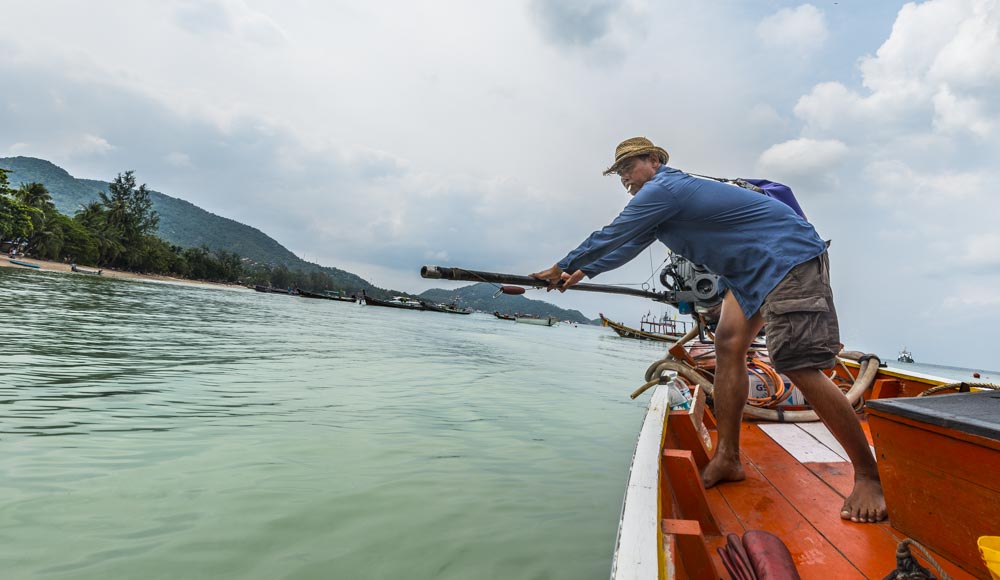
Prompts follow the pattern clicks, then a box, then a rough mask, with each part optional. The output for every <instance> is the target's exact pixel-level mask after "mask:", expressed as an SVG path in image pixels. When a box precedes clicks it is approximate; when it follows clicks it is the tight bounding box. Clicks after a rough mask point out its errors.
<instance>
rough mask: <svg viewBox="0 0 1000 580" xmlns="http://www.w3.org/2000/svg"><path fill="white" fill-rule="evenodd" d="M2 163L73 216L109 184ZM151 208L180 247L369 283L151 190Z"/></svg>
mask: <svg viewBox="0 0 1000 580" xmlns="http://www.w3.org/2000/svg"><path fill="white" fill-rule="evenodd" d="M0 167H2V168H4V169H8V170H9V171H10V172H9V174H8V178H9V180H10V183H11V184H12V185H13V186H15V187H16V186H18V185H20V184H22V183H31V182H37V183H42V184H44V185H45V187H46V189H48V190H49V193H50V194H51V195H52V202H53V203H54V204H55V206H56V209H58V210H59V211H60V212H61V213H64V214H66V215H68V216H73V215H74V214H75V213H76V212H77V211H78V210H79V209H80V208H81V207H82V206H84V205H86V204H87V203H89V202H91V201H94V200H95V199H97V193H98V192H99V191H104V192H107V191H108V183H107V182H104V181H96V180H93V179H78V178H76V177H73V176H72V175H70V174H69V173H68V172H66V170H65V169H63V168H61V167H59V166H57V165H55V164H53V163H51V162H49V161H46V160H44V159H36V158H34V157H3V158H0ZM150 199H151V200H152V202H153V209H154V210H155V211H156V212H157V213H158V214H160V223H159V227H158V231H157V235H158V236H159V237H160V238H162V239H163V240H164V241H166V242H169V243H171V244H176V245H178V246H181V247H184V248H196V247H201V246H208V247H209V248H210V249H212V250H225V251H227V252H234V253H236V254H239V255H240V256H242V257H244V258H248V259H250V260H252V261H254V262H257V263H260V264H266V265H269V266H281V265H284V266H286V267H287V268H288V269H290V270H302V271H304V272H325V273H326V274H328V275H329V276H330V277H332V278H333V279H334V281H335V282H337V283H338V284H339V285H340V286H342V287H345V288H370V287H371V284H369V283H368V282H367V281H365V280H363V279H362V278H361V277H359V276H357V275H355V274H352V273H350V272H346V271H344V270H340V269H338V268H331V267H325V266H320V265H318V264H313V263H312V262H306V261H305V260H303V259H301V258H299V257H298V256H296V255H295V254H293V253H292V252H291V251H289V250H288V249H287V248H285V247H284V246H282V245H281V244H279V243H278V242H277V241H275V240H274V239H272V238H271V237H270V236H268V235H267V234H265V233H264V232H262V231H260V230H258V229H257V228H253V227H250V226H248V225H244V224H241V223H239V222H236V221H233V220H231V219H229V218H225V217H222V216H218V215H215V214H213V213H210V212H207V211H205V210H203V209H201V208H200V207H198V206H196V205H194V204H192V203H190V202H187V201H184V200H182V199H177V198H175V197H170V196H169V195H164V194H162V193H159V192H157V191H150Z"/></svg>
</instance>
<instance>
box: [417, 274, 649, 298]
mask: <svg viewBox="0 0 1000 580" xmlns="http://www.w3.org/2000/svg"><path fill="white" fill-rule="evenodd" d="M420 275H421V276H422V277H424V278H429V279H432V280H462V281H466V282H489V283H491V284H516V285H517V286H529V287H532V288H547V287H548V285H549V284H548V282H546V281H545V280H539V279H538V278H532V277H531V276H518V275H516V274H500V273H497V272H478V271H476V270H464V269H462V268H445V267H443V266H424V267H422V268H420ZM568 289H569V290H580V291H582V292H600V293H603V294H622V295H625V296H635V297H637V298H648V299H649V300H655V301H657V302H667V301H668V300H667V298H668V297H667V296H666V293H661V292H650V291H649V290H639V289H637V288H622V287H621V286H608V285H606V284H575V285H573V286H570V287H569V288H568Z"/></svg>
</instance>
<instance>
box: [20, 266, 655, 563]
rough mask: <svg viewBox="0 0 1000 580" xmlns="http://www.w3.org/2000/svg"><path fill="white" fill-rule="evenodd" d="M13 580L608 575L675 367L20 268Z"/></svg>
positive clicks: (487, 328) (516, 338)
mask: <svg viewBox="0 0 1000 580" xmlns="http://www.w3.org/2000/svg"><path fill="white" fill-rule="evenodd" d="M0 337H2V347H0V348H2V352H0V563H2V572H0V575H2V577H3V578H10V579H21V578H60V579H63V578H66V579H69V578H72V579H84V578H95V579H101V580H104V579H107V578H115V579H120V578H141V579H144V580H146V579H158V578H163V579H167V578H177V579H198V578H212V579H223V578H234V579H235V578H240V579H244V578H246V579H251V578H260V579H275V578H295V579H305V578H345V579H367V578H407V579H424V578H426V579H431V578H434V579H437V578H442V579H446V578H455V579H467V578H469V579H471V578H475V579H482V578H503V579H519V578H524V579H562V578H565V579H581V578H604V577H607V574H608V571H609V566H610V560H611V554H612V550H613V545H614V541H615V534H616V528H617V522H618V516H619V512H620V509H621V501H622V495H623V491H624V486H625V481H626V477H627V473H628V465H629V462H630V460H631V454H632V451H633V446H634V443H635V438H636V436H637V433H638V429H639V426H640V423H641V420H642V415H643V412H644V407H645V405H646V400H645V399H646V397H642V398H640V400H637V401H632V400H630V399H629V397H628V394H629V393H630V392H631V391H632V390H633V389H635V388H636V387H638V386H639V385H640V384H642V383H643V382H644V381H643V372H644V370H645V369H646V367H647V365H648V364H649V363H650V362H651V361H653V360H655V359H657V358H659V357H660V356H661V355H662V354H663V345H656V344H649V343H644V342H639V341H633V340H627V339H621V338H618V337H617V336H615V335H614V334H613V333H612V332H611V331H610V330H608V329H604V328H600V327H586V326H572V325H557V326H554V327H551V328H549V327H543V326H533V325H524V324H516V323H513V322H508V321H502V320H497V319H496V318H494V317H493V316H492V315H484V314H473V315H471V316H457V315H451V314H440V313H431V312H408V311H401V310H393V309H387V308H377V307H371V306H366V307H362V306H359V305H356V304H351V303H342V302H334V301H327V300H309V299H305V298H298V297H291V296H281V295H275V294H261V293H255V292H253V291H247V290H244V289H217V288H203V287H196V286H191V285H169V284H163V283H150V282H131V281H122V280H109V279H103V278H98V277H93V276H83V275H62V274H53V273H45V272H28V271H22V270H15V269H11V268H0Z"/></svg>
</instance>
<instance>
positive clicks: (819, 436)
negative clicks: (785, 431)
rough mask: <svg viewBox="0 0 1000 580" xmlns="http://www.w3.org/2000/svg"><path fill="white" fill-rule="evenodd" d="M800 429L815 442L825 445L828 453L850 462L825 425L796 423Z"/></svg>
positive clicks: (818, 422) (819, 422)
mask: <svg viewBox="0 0 1000 580" xmlns="http://www.w3.org/2000/svg"><path fill="white" fill-rule="evenodd" d="M796 425H798V426H799V428H800V429H802V430H803V431H805V432H806V433H808V434H810V435H812V436H813V437H814V438H816V440H817V441H819V442H820V443H822V444H823V445H826V446H827V448H829V449H830V451H833V452H834V453H836V454H837V455H839V456H840V459H841V460H843V461H850V460H851V458H850V457H848V456H847V451H845V450H844V447H843V446H842V445H841V444H840V442H839V441H837V438H836V437H834V436H833V433H831V432H830V430H829V429H827V427H826V425H824V424H823V422H822V421H815V422H812V423H796Z"/></svg>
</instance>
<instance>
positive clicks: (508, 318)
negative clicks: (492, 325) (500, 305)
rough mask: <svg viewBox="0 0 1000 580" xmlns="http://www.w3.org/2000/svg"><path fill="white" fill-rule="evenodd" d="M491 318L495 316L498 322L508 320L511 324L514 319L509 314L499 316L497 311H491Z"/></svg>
mask: <svg viewBox="0 0 1000 580" xmlns="http://www.w3.org/2000/svg"><path fill="white" fill-rule="evenodd" d="M493 316H496V317H497V318H499V319H500V320H510V321H511V322H513V321H514V320H515V317H514V316H513V315H511V314H500V311H499V310H494V311H493Z"/></svg>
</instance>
